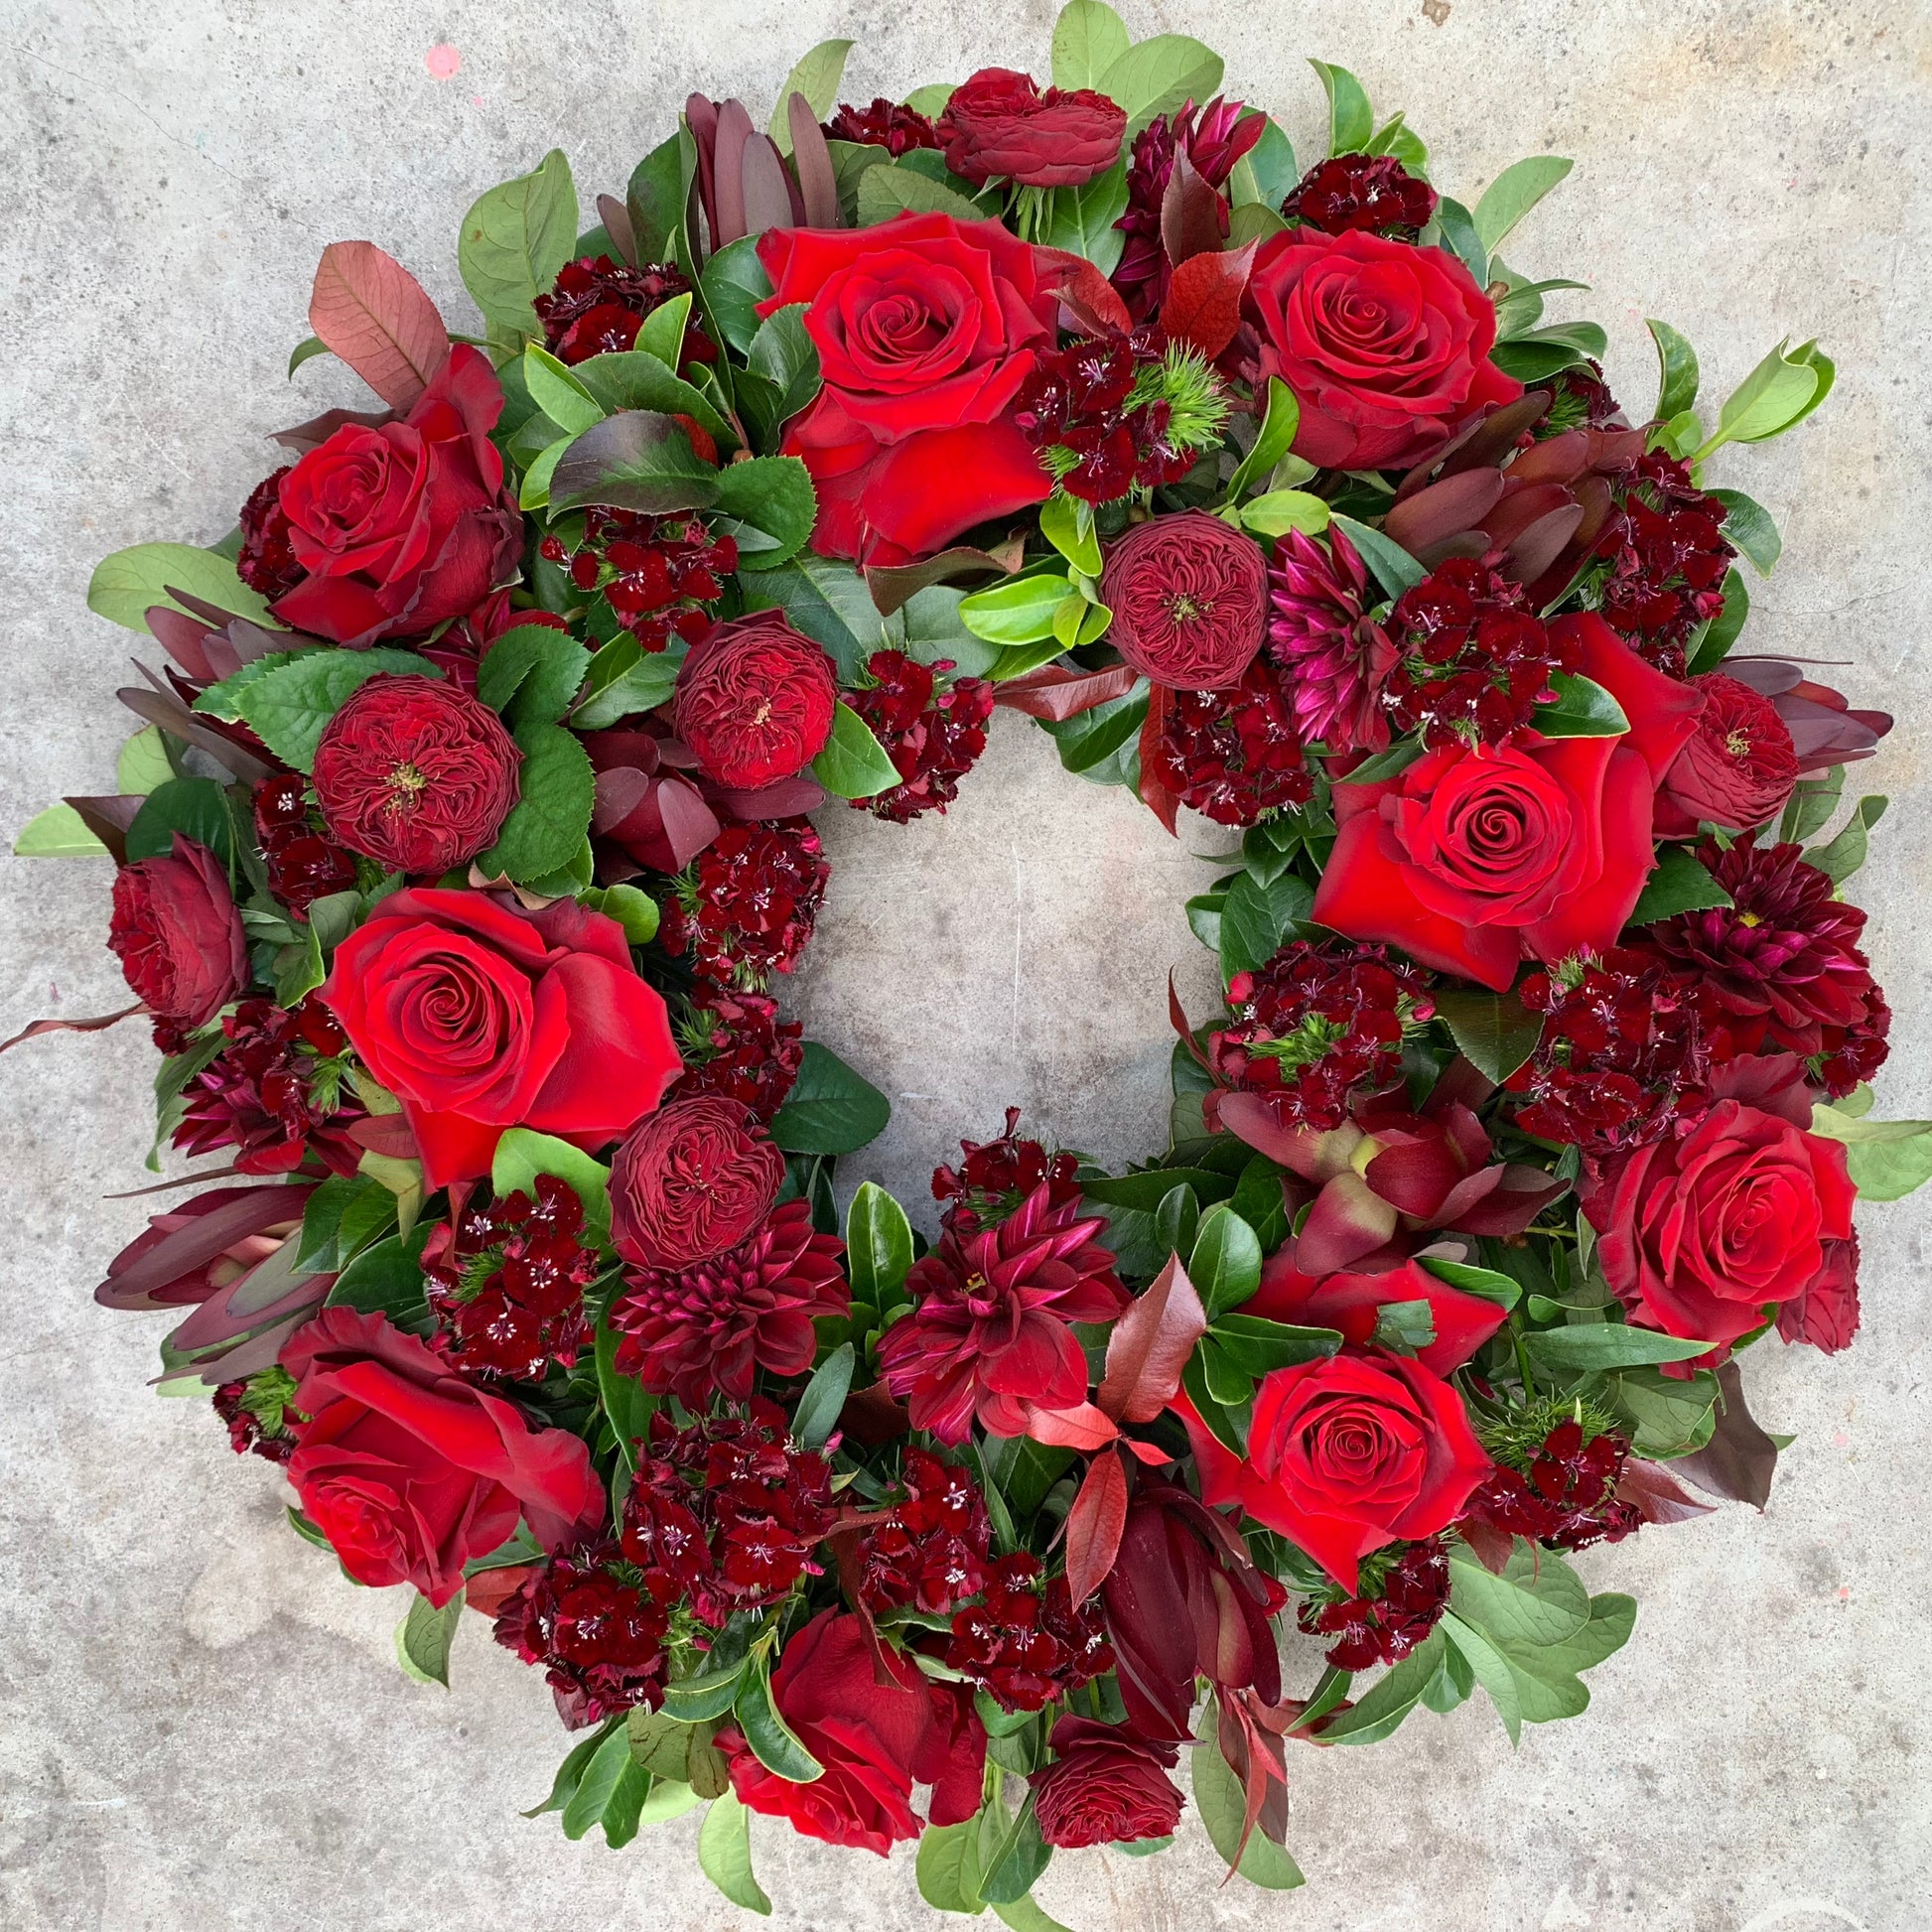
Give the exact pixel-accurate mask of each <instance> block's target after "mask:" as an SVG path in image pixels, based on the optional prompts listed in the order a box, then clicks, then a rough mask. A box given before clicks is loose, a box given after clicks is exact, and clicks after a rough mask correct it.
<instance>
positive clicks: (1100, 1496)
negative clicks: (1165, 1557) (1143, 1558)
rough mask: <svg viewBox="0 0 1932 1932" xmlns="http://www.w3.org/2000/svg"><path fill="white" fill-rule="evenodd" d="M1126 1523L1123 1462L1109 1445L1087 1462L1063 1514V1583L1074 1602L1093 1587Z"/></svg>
mask: <svg viewBox="0 0 1932 1932" xmlns="http://www.w3.org/2000/svg"><path fill="white" fill-rule="evenodd" d="M1126 1527H1127V1465H1126V1464H1125V1463H1124V1462H1123V1461H1122V1460H1121V1459H1120V1457H1119V1456H1118V1455H1116V1454H1115V1453H1114V1452H1113V1450H1111V1449H1109V1450H1107V1451H1106V1452H1105V1453H1104V1454H1102V1455H1097V1456H1095V1457H1094V1459H1093V1460H1092V1461H1091V1462H1090V1463H1088V1464H1087V1473H1086V1479H1085V1480H1084V1481H1083V1482H1082V1483H1081V1484H1080V1491H1079V1494H1078V1495H1076V1496H1075V1497H1074V1498H1073V1507H1072V1508H1071V1509H1070V1510H1068V1511H1067V1514H1066V1587H1067V1593H1068V1594H1069V1595H1070V1596H1071V1597H1072V1598H1073V1601H1074V1603H1075V1605H1076V1606H1077V1605H1078V1604H1081V1603H1084V1602H1085V1601H1086V1600H1087V1598H1088V1597H1089V1596H1091V1595H1092V1594H1093V1593H1094V1591H1095V1590H1096V1589H1098V1588H1099V1587H1100V1585H1101V1582H1102V1580H1103V1579H1104V1578H1105V1577H1106V1575H1107V1573H1108V1571H1110V1570H1111V1569H1112V1568H1113V1567H1114V1558H1115V1557H1116V1556H1117V1555H1118V1554H1119V1552H1120V1533H1121V1531H1122V1530H1123V1529H1125V1528H1126Z"/></svg>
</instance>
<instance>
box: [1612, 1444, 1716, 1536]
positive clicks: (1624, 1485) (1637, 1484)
mask: <svg viewBox="0 0 1932 1932" xmlns="http://www.w3.org/2000/svg"><path fill="white" fill-rule="evenodd" d="M1616 1497H1617V1501H1618V1502H1623V1503H1629V1504H1630V1505H1631V1507H1632V1508H1634V1509H1635V1510H1636V1512H1637V1514H1638V1515H1639V1516H1641V1517H1642V1518H1643V1520H1644V1521H1645V1522H1646V1523H1688V1522H1689V1521H1690V1520H1691V1518H1692V1517H1693V1516H1709V1515H1710V1514H1711V1513H1712V1512H1713V1511H1714V1510H1715V1509H1716V1508H1717V1507H1718V1505H1717V1504H1716V1503H1707V1502H1705V1501H1704V1500H1703V1499H1702V1498H1701V1497H1698V1496H1694V1495H1692V1494H1691V1492H1690V1491H1689V1490H1688V1489H1686V1488H1685V1487H1684V1485H1683V1484H1682V1483H1681V1482H1679V1481H1678V1479H1677V1478H1676V1477H1675V1476H1674V1475H1672V1474H1671V1472H1670V1470H1669V1469H1668V1468H1666V1467H1665V1466H1664V1464H1663V1463H1661V1462H1646V1461H1644V1460H1643V1458H1642V1457H1641V1456H1635V1455H1633V1456H1631V1458H1630V1459H1629V1460H1628V1461H1627V1462H1625V1463H1624V1465H1623V1473H1622V1475H1621V1476H1619V1477H1618V1478H1617V1485H1616Z"/></svg>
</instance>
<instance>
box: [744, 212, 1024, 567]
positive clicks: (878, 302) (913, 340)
mask: <svg viewBox="0 0 1932 1932" xmlns="http://www.w3.org/2000/svg"><path fill="white" fill-rule="evenodd" d="M759 261H761V262H762V263H763V264H764V268H765V272H766V273H767V274H768V275H769V276H770V277H771V282H772V291H773V292H772V294H771V296H770V298H769V299H768V300H767V301H765V302H762V303H760V304H759V313H760V314H761V315H770V314H771V313H773V312H774V311H775V310H778V309H781V308H784V307H785V306H787V305H788V304H790V303H795V302H803V303H805V304H807V305H808V306H807V308H806V312H805V333H806V334H807V335H808V336H809V337H810V338H811V340H812V343H813V345H814V346H815V347H816V348H817V350H818V355H819V364H820V367H821V369H822V370H823V372H824V377H825V386H824V388H823V389H822V390H821V391H820V392H819V395H818V398H817V400H816V401H815V402H814V403H813V404H812V407H811V408H810V410H808V411H807V412H806V413H805V414H804V415H802V416H800V417H798V418H797V419H795V420H794V421H793V423H792V424H791V426H790V428H789V429H788V430H787V431H786V433H785V439H784V453H785V454H786V455H787V456H795V457H800V458H802V459H803V460H804V463H805V467H806V468H807V469H808V470H809V471H810V472H811V474H812V481H813V483H815V484H816V485H817V487H818V521H817V524H816V525H815V526H814V528H813V531H812V546H813V548H814V549H816V550H818V551H820V552H821V553H822V554H824V555H826V556H831V557H855V558H857V559H858V560H859V561H860V562H861V563H863V564H873V565H885V564H902V563H909V562H911V561H912V560H913V559H914V558H917V557H923V556H928V555H930V554H931V553H932V552H934V551H936V550H941V549H943V548H944V547H945V546H946V545H947V544H948V543H950V542H951V541H952V539H953V538H954V537H956V536H958V535H959V534H960V533H961V531H963V530H968V529H971V528H972V526H973V525H974V524H976V523H983V522H985V521H986V520H987V519H988V518H989V517H994V516H1004V515H1006V514H1008V513H1009V512H1010V511H1013V510H1017V509H1024V508H1025V507H1027V505H1029V504H1031V503H1038V502H1043V501H1044V500H1045V498H1046V495H1047V492H1048V489H1049V487H1050V484H1049V481H1048V478H1047V475H1046V472H1045V470H1044V469H1043V468H1041V466H1040V463H1039V460H1038V458H1037V457H1036V456H1035V454H1034V449H1033V446H1032V444H1030V443H1029V442H1028V441H1027V439H1026V437H1024V436H1023V435H1022V434H1021V433H1020V430H1019V428H1018V427H1017V426H1016V425H1015V423H1014V421H1013V404H1014V398H1015V396H1016V395H1017V394H1018V393H1019V390H1020V385H1021V384H1022V383H1023V382H1024V381H1025V380H1026V379H1027V376H1028V374H1029V373H1030V372H1031V370H1032V368H1033V366H1034V356H1035V350H1036V349H1039V348H1042V347H1045V348H1050V347H1051V346H1052V344H1053V324H1054V313H1055V307H1056V303H1055V291H1056V289H1057V286H1058V282H1059V271H1058V270H1056V269H1055V268H1054V267H1053V266H1052V265H1051V264H1050V262H1049V259H1048V258H1047V257H1046V256H1045V255H1043V254H1042V253H1041V252H1040V251H1038V250H1036V249H1035V248H1033V247H1031V246H1030V245H1029V244H1028V243H1026V242H1024V241H1021V240H1019V239H1018V238H1017V237H1015V236H1014V235H1012V234H1009V233H1008V232H1007V230H1006V229H1005V228H1003V227H1002V226H1001V225H1000V224H999V222H997V221H958V220H955V219H954V218H953V217H952V216H951V215H948V214H906V215H902V216H900V217H899V218H898V219H897V220H893V221H882V222H880V223H879V224H878V225H877V226H876V227H870V228H853V229H838V230H822V229H813V228H774V229H771V230H770V231H768V232H767V233H766V234H765V235H764V236H763V237H762V238H761V239H760V240H759Z"/></svg>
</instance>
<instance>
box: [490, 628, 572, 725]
mask: <svg viewBox="0 0 1932 1932" xmlns="http://www.w3.org/2000/svg"><path fill="white" fill-rule="evenodd" d="M590 661H591V654H590V652H589V651H588V650H586V649H585V648H584V646H583V645H582V644H580V643H579V642H578V641H577V639H576V638H575V637H573V636H571V635H570V633H569V632H568V631H565V630H557V629H553V628H552V627H551V626H550V625H548V624H541V623H519V624H517V625H516V626H515V627H514V628H513V629H510V630H506V631H504V632H503V634H502V635H501V636H500V637H498V638H497V639H496V641H495V642H494V643H492V644H491V645H490V646H489V648H488V650H487V651H486V652H485V653H484V654H483V663H482V664H481V665H480V666H479V667H478V671H477V696H478V697H480V698H481V699H482V700H483V703H484V704H486V705H488V706H489V707H490V708H491V710H493V711H500V712H502V713H503V714H504V716H505V717H506V718H507V719H508V720H509V722H510V723H511V725H513V726H519V727H520V726H523V725H550V724H555V723H556V721H557V720H558V719H559V718H561V717H562V716H563V715H564V712H565V710H566V709H567V708H568V706H569V704H570V701H571V699H572V698H574V697H575V696H576V695H577V692H578V688H579V687H580V686H581V685H582V684H583V682H584V672H585V668H586V667H587V666H588V665H589V663H590Z"/></svg>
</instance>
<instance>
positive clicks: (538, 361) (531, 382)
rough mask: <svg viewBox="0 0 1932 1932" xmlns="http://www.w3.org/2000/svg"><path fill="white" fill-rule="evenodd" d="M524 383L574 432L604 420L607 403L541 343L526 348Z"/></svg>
mask: <svg viewBox="0 0 1932 1932" xmlns="http://www.w3.org/2000/svg"><path fill="white" fill-rule="evenodd" d="M523 383H524V387H526V388H527V389H528V390H529V392H530V400H531V401H532V402H534V403H535V404H536V406H537V407H538V408H539V409H541V410H542V411H543V413H544V414H545V415H546V416H548V417H549V418H550V420H551V421H552V422H553V423H555V424H556V425H557V427H558V428H559V429H561V430H565V431H567V432H568V433H569V434H570V435H572V436H582V435H583V433H584V432H585V431H586V430H587V429H589V428H590V427H591V425H592V424H593V423H601V422H602V421H603V420H604V416H605V408H604V405H603V404H602V403H601V402H599V401H598V399H597V398H596V397H595V396H594V395H592V394H591V392H590V391H589V390H588V389H587V388H585V387H584V385H583V383H581V382H580V381H579V380H578V379H577V378H576V376H574V375H572V374H571V372H570V370H569V368H568V367H566V365H565V364H564V363H562V362H560V361H558V359H557V358H556V357H555V356H554V355H552V354H551V353H550V351H549V350H548V349H547V348H545V347H544V346H543V345H542V344H541V343H532V344H531V345H529V346H528V347H527V348H526V349H525V350H524V351H523Z"/></svg>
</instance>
